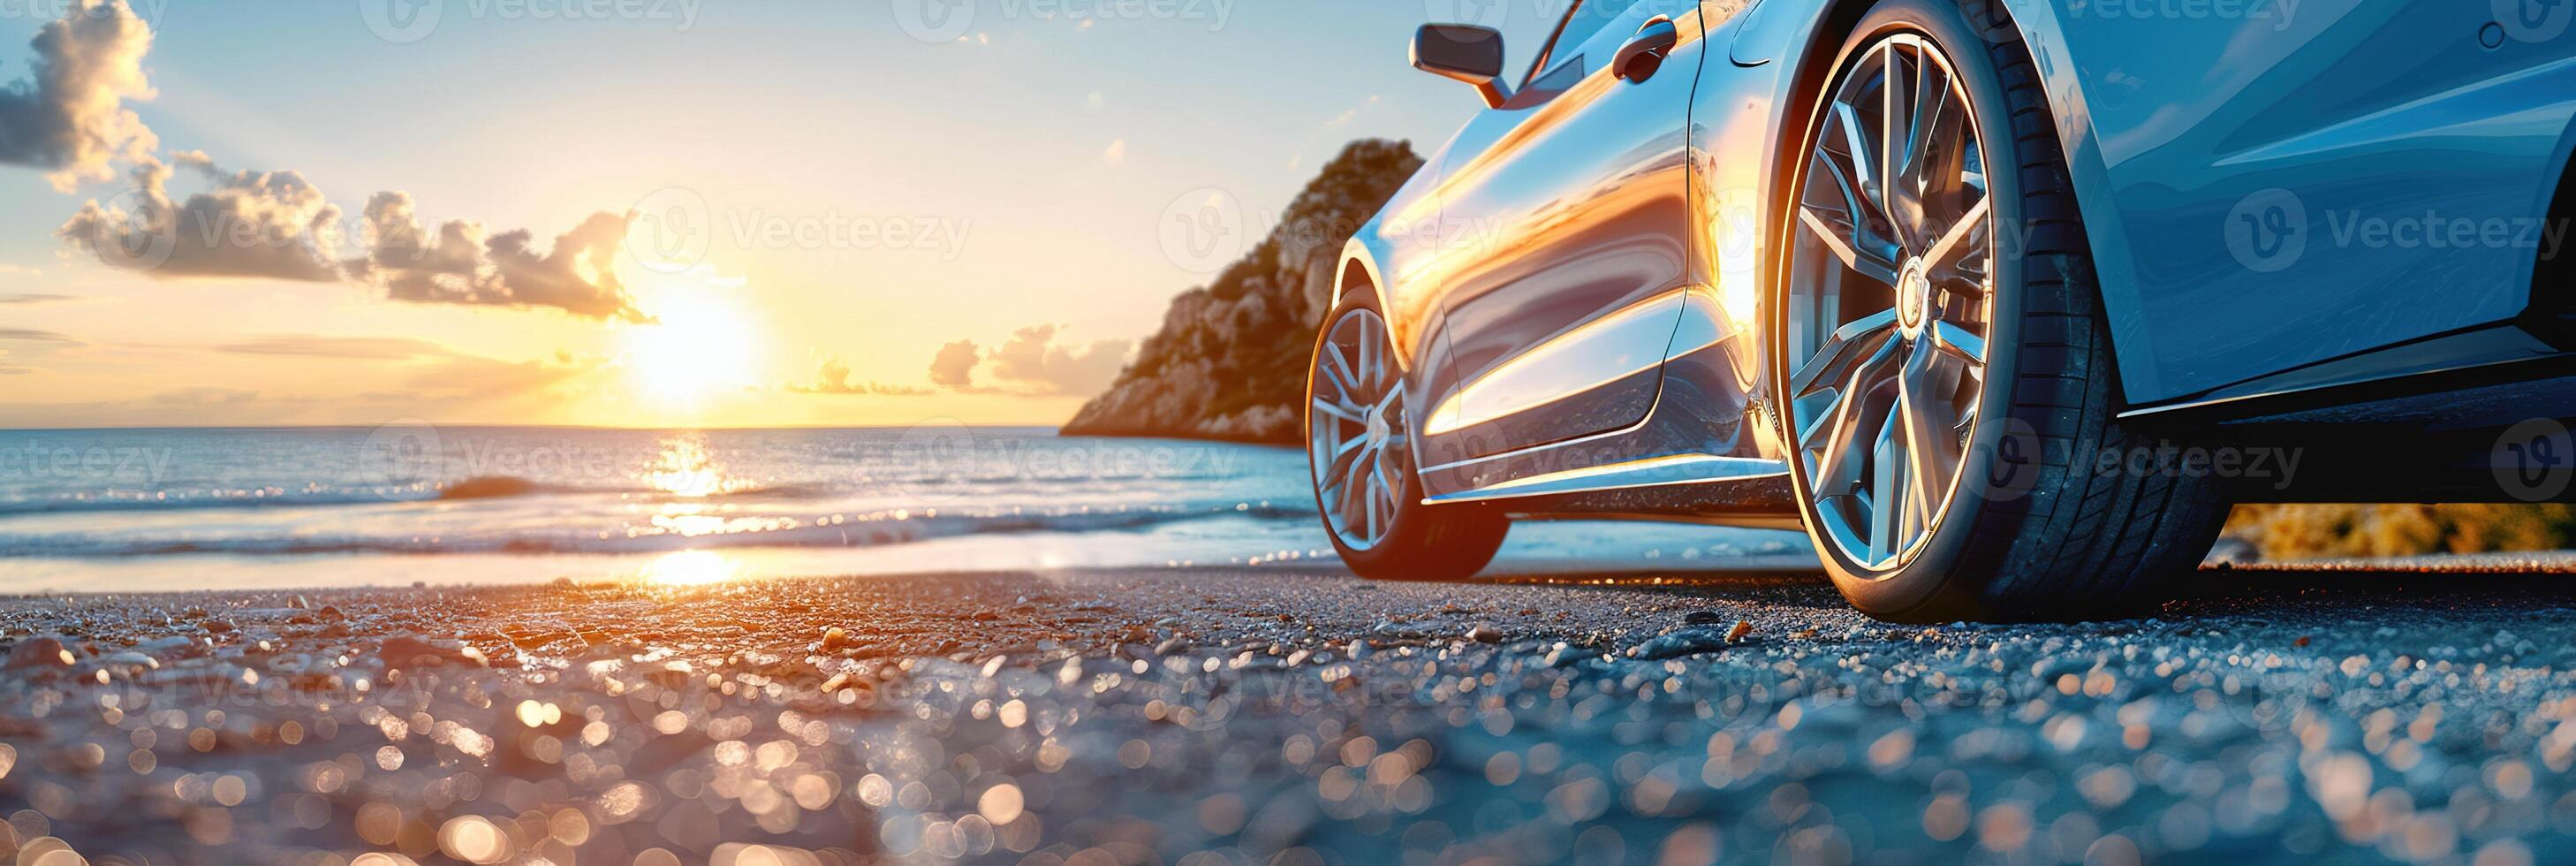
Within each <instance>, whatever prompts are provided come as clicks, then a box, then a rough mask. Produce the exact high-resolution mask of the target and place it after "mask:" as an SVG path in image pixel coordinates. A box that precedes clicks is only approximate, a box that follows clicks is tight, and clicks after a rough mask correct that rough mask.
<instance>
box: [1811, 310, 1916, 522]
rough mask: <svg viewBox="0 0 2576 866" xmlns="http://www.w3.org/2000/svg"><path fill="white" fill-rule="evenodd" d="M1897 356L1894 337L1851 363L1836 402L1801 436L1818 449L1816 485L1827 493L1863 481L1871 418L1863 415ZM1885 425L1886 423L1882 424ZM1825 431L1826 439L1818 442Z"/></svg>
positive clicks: (1841, 489) (1835, 396)
mask: <svg viewBox="0 0 2576 866" xmlns="http://www.w3.org/2000/svg"><path fill="white" fill-rule="evenodd" d="M1895 356H1896V343H1895V341H1893V340H1889V341H1885V342H1881V343H1879V344H1878V348H1877V349H1876V350H1875V351H1873V352H1871V354H1870V356H1869V359H1868V360H1866V361H1863V362H1861V363H1859V364H1856V365H1854V366H1853V367H1852V370H1851V373H1850V375H1849V376H1847V377H1846V378H1845V379H1844V380H1843V386H1842V389H1841V390H1840V391H1839V392H1838V393H1836V394H1835V395H1834V403H1833V406H1832V407H1830V408H1829V409H1827V410H1825V411H1824V412H1822V413H1821V414H1822V416H1823V417H1822V418H1821V419H1820V420H1819V421H1818V422H1817V423H1818V425H1819V426H1817V427H1811V428H1809V429H1808V430H1806V431H1805V432H1804V434H1803V435H1801V436H1800V437H1799V440H1800V445H1801V446H1804V447H1811V448H1814V449H1815V450H1816V452H1817V453H1816V487H1817V489H1818V490H1821V491H1825V492H1826V493H1828V494H1831V493H1837V492H1844V491H1848V490H1850V489H1851V488H1852V485H1854V484H1857V483H1859V481H1860V475H1859V473H1860V467H1861V464H1863V463H1864V462H1866V461H1865V460H1864V458H1865V457H1866V456H1867V454H1866V452H1865V451H1863V450H1862V449H1865V448H1868V447H1870V446H1869V443H1867V442H1864V441H1863V437H1864V435H1865V431H1864V430H1863V427H1864V425H1865V422H1866V421H1867V420H1868V419H1867V418H1866V417H1864V416H1863V415H1862V413H1863V412H1865V411H1867V404H1868V402H1869V399H1870V395H1871V393H1872V392H1875V391H1877V390H1878V386H1879V385H1880V384H1881V383H1883V382H1884V381H1885V380H1886V373H1887V370H1886V369H1885V368H1886V366H1887V364H1888V362H1889V361H1891V360H1893V359H1894V358H1895ZM1881 426H1882V427H1884V426H1885V425H1881ZM1818 433H1822V434H1824V436H1825V440H1824V442H1822V443H1815V439H1816V435H1817V434H1818Z"/></svg>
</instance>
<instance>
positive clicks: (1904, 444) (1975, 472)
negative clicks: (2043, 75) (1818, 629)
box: [1772, 0, 2225, 621]
mask: <svg viewBox="0 0 2576 866" xmlns="http://www.w3.org/2000/svg"><path fill="white" fill-rule="evenodd" d="M1963 5H1964V8H1963ZM2003 15H2004V12H2003V11H2002V10H2001V9H2000V8H1999V7H1997V6H1994V5H1993V4H1991V3H1990V2H1989V0H1967V2H1966V3H1965V4H1959V3H1956V2H1952V0H1891V2H1886V3H1882V4H1880V5H1879V6H1878V7H1876V8H1874V9H1873V10H1871V12H1870V13H1869V14H1868V15H1866V16H1865V17H1864V18H1863V19H1862V21H1861V22H1860V25H1859V26H1858V28H1857V29H1856V30H1855V32H1854V34H1853V35H1852V36H1851V38H1850V39H1849V40H1848V41H1847V42H1846V43H1845V45H1844V47H1843V49H1842V51H1841V53H1840V55H1839V57H1838V59H1837V61H1836V66H1835V72H1834V75H1833V77H1832V78H1830V79H1828V80H1827V82H1826V84H1825V86H1824V88H1823V90H1822V97H1821V101H1820V105H1819V107H1818V109H1817V110H1816V111H1815V112H1813V117H1812V119H1811V120H1810V121H1809V122H1808V124H1807V135H1806V138H1805V139H1804V146H1803V152H1804V153H1805V154H1806V156H1805V158H1804V159H1803V160H1801V163H1800V164H1799V165H1798V166H1796V167H1795V170H1796V174H1795V175H1794V182H1793V184H1792V185H1791V187H1790V188H1791V189H1794V190H1797V196H1796V198H1795V199H1794V201H1793V202H1792V203H1791V205H1792V207H1793V208H1794V210H1793V211H1792V212H1790V213H1789V214H1788V215H1787V219H1785V220H1784V227H1785V231H1786V233H1787V236H1786V238H1785V240H1786V242H1785V243H1784V244H1783V245H1782V246H1781V249H1782V250H1784V251H1785V256H1784V258H1783V262H1782V266H1783V275H1782V276H1783V279H1782V281H1781V285H1783V286H1784V287H1785V292H1784V294H1785V297H1783V298H1782V299H1781V301H1782V303H1779V304H1777V305H1775V306H1776V307H1777V313H1776V315H1777V319H1776V320H1775V322H1774V328H1773V333H1775V334H1778V335H1779V339H1776V340H1774V341H1773V342H1774V346H1773V351H1774V352H1775V353H1776V354H1775V355H1774V359H1775V361H1776V364H1775V367H1774V369H1778V370H1781V371H1783V375H1780V376H1776V377H1774V382H1773V383H1772V388H1773V391H1774V397H1775V399H1776V401H1777V403H1778V404H1779V405H1780V406H1781V407H1782V409H1783V411H1781V412H1780V413H1778V414H1779V416H1780V420H1781V421H1782V422H1784V428H1785V429H1783V430H1782V435H1783V436H1784V437H1785V438H1786V440H1787V441H1789V442H1791V443H1792V448H1791V450H1792V451H1793V452H1794V453H1793V456H1792V459H1791V461H1790V464H1791V473H1790V474H1791V478H1792V479H1793V483H1794V485H1795V488H1796V492H1797V499H1798V501H1799V507H1800V510H1801V515H1802V516H1803V517H1804V519H1805V523H1806V526H1807V528H1808V532H1809V534H1810V535H1811V536H1812V537H1813V538H1814V540H1815V542H1816V545H1817V548H1818V550H1819V552H1820V553H1821V554H1822V555H1823V558H1824V561H1825V563H1826V566H1827V569H1828V571H1829V572H1831V574H1832V576H1833V579H1834V583H1835V585H1836V586H1837V587H1838V588H1840V589H1841V590H1842V592H1843V594H1844V596H1845V597H1847V598H1849V599H1850V600H1851V602H1852V603H1853V604H1854V605H1856V606H1858V607H1859V608H1861V610H1863V611H1864V612H1867V613H1869V614H1871V615H1873V616H1878V617H1882V618H1888V619H1898V620H1909V621H1935V620H1946V619H1952V618H1960V617H1976V618H1989V619H2029V618H2066V617H2077V616H2090V615H2098V614H2103V613H2112V612H2120V611H2127V610H2133V609H2136V608H2137V607H2138V606H2139V605H2141V604H2142V603H2145V602H2149V601H2153V600H2156V599H2159V598H2161V597H2162V594H2163V593H2164V592H2165V591H2166V589H2167V587H2169V585H2170V583H2171V581H2172V580H2173V579H2174V578H2175V577H2176V576H2178V575H2180V574H2184V573H2188V572H2189V571H2190V570H2191V569H2192V567H2193V566H2195V565H2196V564H2197V563H2198V562H2199V561H2200V558H2201V556H2202V555H2203V554H2205V553H2206V552H2207V551H2208V549H2209V545H2210V543H2211V542H2212V541H2213V540H2214V539H2215V537H2216V534H2217V531H2218V526H2219V523H2220V521H2221V520H2222V519H2223V518H2224V516H2225V503H2224V502H2223V501H2222V500H2221V498H2220V490H2219V487H2218V484H2217V481H2216V479H2212V478H2206V477H2197V478H2196V477H2185V476H2184V475H2182V474H2180V473H2162V472H2129V471H2125V468H2126V467H2129V466H2131V465H2134V464H2132V463H2131V462H2129V461H2121V462H2120V464H2119V466H2120V467H2122V468H2121V469H2115V470H2114V471H2110V472H2101V471H2095V470H2096V468H2097V467H2098V466H2102V465H2110V463H2109V462H2108V461H2097V460H2096V459H2095V458H2096V457H2097V456H2098V455H2101V454H2105V453H2121V452H2125V451H2126V450H2128V449H2133V448H2138V447H2142V446H2144V447H2152V446H2153V445H2154V444H2155V442H2156V440H2154V438H2153V437H2154V435H2155V434H2154V433H2152V432H2150V431H2146V430H2143V429H2139V428H2137V427H2135V426H2134V425H2132V424H2130V423H2127V422H2123V421H2121V420H2119V419H2118V418H2116V417H2115V416H2116V414H2117V412H2118V408H2119V396H2118V393H2117V383H2116V381H2115V377H2114V374H2113V370H2112V361H2111V357H2110V341H2109V339H2108V337H2107V335H2106V330H2105V326H2104V323H2103V318H2102V311H2101V308H2100V303H2099V299H2098V297H2097V295H2096V293H2095V291H2094V289H2093V266H2092V261H2091V258H2090V256H2089V254H2088V252H2087V250H2088V249H2089V248H2088V247H2087V244H2086V241H2085V238H2084V234H2083V229H2082V223H2081V217H2080V214H2079V213H2078V212H2077V209H2076V203H2075V198H2074V193H2073V191H2072V184H2071V183H2070V182H2069V181H2068V177H2067V172H2066V168H2065V165H2064V163H2063V151H2062V150H2061V149H2060V148H2059V146H2058V142H2057V137H2056V130H2055V126H2054V123H2053V122H2052V121H2051V120H2050V119H2049V113H2048V105H2047V102H2046V100H2045V98H2044V95H2043V93H2042V91H2041V88H2040V82H2039V80H2038V77H2037V75H2036V73H2035V72H2034V70H2033V67H2032V65H2031V61H2030V57H2029V53H2028V51H2027V49H2026V48H2025V47H2024V46H2023V45H2022V43H2021V42H2020V40H2019V38H2018V36H2017V35H2016V31H2015V30H2014V29H2013V28H2012V26H2011V24H2010V22H2009V21H2008V20H2006V19H2005V18H2003Z"/></svg>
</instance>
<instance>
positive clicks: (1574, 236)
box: [1423, 0, 1704, 464]
mask: <svg viewBox="0 0 2576 866" xmlns="http://www.w3.org/2000/svg"><path fill="white" fill-rule="evenodd" d="M1697 8H1698V3H1697V2H1696V0H1579V2H1577V4H1576V5H1575V7H1574V8H1573V9H1572V10H1571V11H1570V12H1568V13H1567V16H1566V18H1565V23H1564V24H1562V25H1561V26H1560V28H1559V30H1558V34H1557V36H1556V38H1554V39H1553V40H1552V41H1551V44H1550V45H1549V47H1548V48H1547V49H1546V50H1545V51H1543V52H1541V54H1540V55H1539V59H1538V61H1537V63H1536V64H1534V65H1533V67H1532V71H1531V73H1530V75H1529V77H1528V79H1527V80H1526V81H1525V82H1524V83H1523V84H1522V87H1521V89H1520V90H1519V92H1517V93H1515V94H1513V95H1512V96H1511V98H1509V99H1508V100H1506V101H1505V102H1504V103H1503V104H1502V105H1501V106H1499V107H1496V108H1493V109H1489V110H1486V111H1484V112H1482V113H1481V114H1479V115H1478V116H1477V117H1476V118H1475V119H1474V120H1472V121H1470V122H1469V124H1468V126H1467V127H1466V128H1465V129H1464V130H1462V131H1461V132H1460V133H1459V135H1458V138H1457V139H1455V140H1454V141H1453V143H1452V145H1451V147H1450V148H1448V153H1449V159H1448V161H1447V163H1446V164H1445V165H1444V166H1443V174H1442V176H1441V180H1440V191H1441V192H1440V195H1441V200H1442V208H1441V210H1442V217H1441V231H1442V235H1443V236H1442V238H1441V250H1440V252H1439V253H1438V258H1439V259H1440V260H1441V264H1440V266H1439V267H1437V268H1435V269H1434V270H1436V271H1437V275H1436V276H1435V277H1433V278H1434V279H1437V280H1438V281H1439V282H1440V284H1441V286H1442V293H1443V303H1442V307H1443V315H1444V319H1445V324H1446V326H1447V327H1446V331H1447V334H1448V339H1449V342H1450V354H1451V361H1452V363H1453V364H1454V365H1455V369H1456V371H1457V373H1458V380H1457V381H1458V382H1459V385H1458V386H1457V387H1456V388H1455V389H1454V390H1451V391H1449V392H1448V393H1446V394H1445V395H1443V396H1442V398H1441V399H1439V400H1438V401H1437V402H1436V403H1435V404H1434V405H1433V406H1432V410H1431V413H1430V415H1429V416H1428V417H1427V419H1426V421H1425V424H1424V431H1423V432H1424V442H1423V444H1424V446H1425V447H1424V450H1423V453H1424V456H1425V459H1427V460H1430V461H1432V462H1433V463H1435V464H1437V463H1442V462H1450V461H1455V460H1461V459H1469V458H1474V457H1479V456H1485V455H1490V454H1496V453H1500V452H1504V451H1510V450H1514V449H1517V448H1523V447H1528V446H1532V445H1539V444H1544V443H1548V442H1554V441H1559V440H1564V439H1569V438H1573V437H1578V436H1582V435H1584V434H1588V433H1595V432H1600V431H1605V430H1613V429H1617V428H1621V427H1625V426H1629V425H1632V424H1634V423H1636V422H1637V421H1639V420H1640V419H1642V418H1644V417H1645V415H1646V413H1647V412H1648V411H1650V410H1651V409H1652V407H1653V406H1654V402H1655V394H1656V389H1657V387H1658V385H1659V383H1660V381H1661V378H1662V366H1661V365H1662V361H1663V359H1664V352H1665V349H1666V347H1667V345H1668V344H1669V343H1670V341H1671V338H1672V334H1673V330H1674V325H1675V323H1676V322H1678V321H1679V320H1680V316H1681V310H1682V306H1683V298H1682V293H1681V290H1682V289H1683V288H1684V287H1685V285H1686V284H1687V282H1688V279H1689V262H1690V244H1691V241H1690V238H1689V232H1688V231H1687V228H1686V227H1687V226H1688V225H1689V222H1690V220H1689V207H1688V205H1689V202H1688V197H1689V189H1690V183H1689V170H1690V169H1689V136H1688V127H1689V116H1690V97H1691V91H1692V88H1693V86H1694V84H1695V83H1696V81H1697V77H1698V75H1699V67H1700V59H1699V58H1700V52H1701V51H1702V50H1703V47H1704V46H1703V40H1702V38H1701V37H1702V35H1703V34H1702V33H1701V32H1700V25H1699V20H1700V16H1699V15H1698V13H1697ZM1658 28H1669V29H1667V30H1665V31H1664V32H1667V33H1670V34H1671V35H1672V36H1673V39H1674V42H1673V43H1672V47H1671V48H1670V49H1668V50H1665V51H1663V52H1660V53H1659V54H1657V55H1656V56H1657V57H1660V62H1654V61H1652V60H1650V59H1649V58H1647V57H1638V58H1637V60H1638V61H1639V62H1638V63H1634V64H1631V65H1630V66H1629V67H1628V68H1627V69H1625V70H1622V69H1618V68H1614V67H1616V66H1617V65H1618V64H1617V62H1616V60H1617V58H1619V56H1620V54H1621V50H1622V48H1623V47H1626V46H1630V45H1631V44H1632V43H1639V42H1640V40H1641V37H1642V38H1645V39H1652V38H1653V37H1654V36H1655V35H1656V33H1657V29H1658ZM1623 71H1624V73H1625V74H1623Z"/></svg>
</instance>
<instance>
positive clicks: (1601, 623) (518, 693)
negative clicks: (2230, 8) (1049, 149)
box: [0, 567, 2576, 866]
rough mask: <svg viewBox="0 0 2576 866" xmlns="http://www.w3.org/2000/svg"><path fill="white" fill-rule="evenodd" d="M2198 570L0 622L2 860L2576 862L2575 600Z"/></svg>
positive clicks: (436, 601) (683, 598)
mask: <svg viewBox="0 0 2576 866" xmlns="http://www.w3.org/2000/svg"><path fill="white" fill-rule="evenodd" d="M2204 577H2205V578H2206V579H2205V580H2204V581H2203V587H2202V588H2201V590H2200V591H2199V594H2198V595H2196V596H2195V597H2193V598H2191V599H2188V600H2186V601H2182V602H2177V603H2175V604H2173V605H2170V606H2168V608H2167V609H2166V610H2165V611H2163V613H2162V615H2160V616H2158V617H2156V618H2153V619H2143V620H2135V621H2128V622H2118V623H2092V624H2074V625H2052V626H1980V625H1970V624H1951V625H1947V626H1940V627H1932V628H1924V627H1904V626H1892V625H1885V624H1879V623H1874V622H1870V621H1868V620H1865V619H1863V618H1861V617H1859V616H1857V615H1855V614H1853V613H1852V612H1851V611H1850V610H1849V609H1847V608H1846V607H1844V606H1843V604H1842V602H1841V600H1840V599H1839V598H1838V597H1836V596H1835V595H1834V594H1833V592H1832V590H1831V589H1830V588H1828V587H1824V586H1821V585H1819V584H1818V583H1817V582H1816V581H1815V580H1814V579H1813V578H1812V577H1808V576H1795V575H1792V576H1784V577H1779V578H1766V577H1762V576H1746V575H1729V576H1724V577H1707V576H1685V577H1670V576H1667V577H1655V576H1651V575H1639V576H1626V577H1600V578H1591V579H1582V580H1568V579H1535V578H1530V579H1514V580H1509V581H1503V582H1488V583H1479V584H1472V585H1445V586H1444V585H1420V584H1389V583H1367V582H1361V581H1358V580H1354V579H1352V578H1350V577H1348V576H1347V575H1345V574H1343V573H1341V572H1338V571H1332V570H1321V569H1299V568H1287V567H1265V568H1255V569H1231V570H1229V569H1176V570H1162V571H1144V572H1135V571H1129V572H1073V573H1048V574H1042V575H1041V574H971V575H932V576H921V577H905V578H870V579H833V580H806V581H780V582H769V583H758V584H748V585H727V586H715V587H702V588H665V587H644V586H635V585H624V584H619V585H597V586H592V585H573V584H569V583H564V584H558V585H555V586H545V587H525V588H502V589H475V590H434V589H415V590H335V591H316V592H306V593H301V594H292V593H288V594H277V593H222V594H215V593H196V594H172V595H125V596H116V595H107V596H71V597H54V598H20V599H12V600H0V635H5V638H0V640H5V642H6V646H7V648H6V651H5V652H6V661H5V672H0V815H5V816H6V818H7V823H6V824H5V825H0V856H7V855H12V854H14V856H15V858H16V862H18V863H22V864H47V866H53V864H65V863H76V862H81V858H86V859H87V861H88V862H93V863H109V862H131V863H144V862H150V863H196V862H208V863H212V862H259V863H344V862H359V863H403V862H414V861H417V862H447V861H449V860H461V861H467V862H485V863H492V862H553V863H614V864H626V863H655V864H669V863H697V862H717V863H746V864H748V863H762V864H767V863H841V862H856V861H876V860H889V859H901V860H920V861H936V860H970V861H993V862H1026V863H1046V864H1054V863H1065V862H1083V863H1156V862H1160V863H1274V862H1275V863H1317V862H1321V863H1367V864H1376V863H1387V864H1399V863H1400V864H1432V863H1453V862H1455V863H1465V862H1486V863H1516V862H1550V861H1575V862H1597V863H1613V862H1673V863H1698V862H1706V861H1711V860H1728V861H1760V860H1779V861H1786V862H1816V863H1833V862H1872V863H1906V862H1952V861H1960V860H1979V861H1995V862H2026V863H2047V862H2091V863H2110V864H2120V863H2137V862H2155V861H2165V860H2183V859H2194V860H2197V859H2202V858H2217V857H2225V858H2230V859H2237V860H2298V861H2301V862H2308V861H2316V860H2335V861H2372V862H2376V861H2384V860H2392V859H2393V860H2411V861H2421V862H2461V863H2475V864H2524V863H2535V862H2568V861H2569V860H2570V858H2576V836H2571V835H2570V834H2576V779H2571V778H2570V776H2569V775H2568V772H2567V771H2568V769H2569V768H2570V765H2571V763H2576V721H2571V719H2576V641H2571V640H2570V637H2571V636H2576V608H2571V606H2570V589H2571V587H2576V584H2570V583H2568V582H2567V581H2566V580H2564V579H2561V578H2550V577H2543V576H2468V575H2460V574H2452V575H2426V574H2417V573H2399V572H2334V573H2325V572H2314V571H2296V570H2278V569H2260V570H2257V569H2243V570H2225V569H2221V570H2213V571H2209V572H2205V573H2204Z"/></svg>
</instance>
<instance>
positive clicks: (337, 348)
mask: <svg viewBox="0 0 2576 866" xmlns="http://www.w3.org/2000/svg"><path fill="white" fill-rule="evenodd" d="M215 351H218V352H225V353H229V354H235V355H275V356H284V357H293V358H346V359H352V360H368V361H406V360H412V359H416V358H454V357H459V356H458V355H457V354H456V353H455V352H454V351H451V350H449V349H448V348H447V347H445V346H441V345H439V344H437V343H433V342H430V341H428V340H415V339H412V338H409V337H319V336H313V335H309V334H271V335H268V336H263V337H254V338H251V339H248V340H241V341H237V342H231V343H225V344H223V345H220V346H216V347H215Z"/></svg>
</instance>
